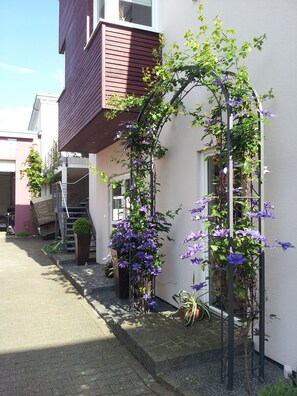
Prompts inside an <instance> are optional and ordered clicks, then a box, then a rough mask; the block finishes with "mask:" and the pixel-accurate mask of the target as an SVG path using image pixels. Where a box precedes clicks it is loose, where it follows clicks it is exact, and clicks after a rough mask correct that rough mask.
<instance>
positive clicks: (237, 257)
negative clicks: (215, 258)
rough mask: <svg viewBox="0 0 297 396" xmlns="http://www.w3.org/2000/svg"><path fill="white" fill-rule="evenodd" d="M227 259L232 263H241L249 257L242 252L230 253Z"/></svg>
mask: <svg viewBox="0 0 297 396" xmlns="http://www.w3.org/2000/svg"><path fill="white" fill-rule="evenodd" d="M227 260H228V262H229V263H230V264H232V265H241V264H243V263H244V262H245V261H246V260H247V259H246V258H245V257H243V255H242V254H236V253H230V254H229V256H228V257H227Z"/></svg>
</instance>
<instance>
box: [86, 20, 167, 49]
mask: <svg viewBox="0 0 297 396" xmlns="http://www.w3.org/2000/svg"><path fill="white" fill-rule="evenodd" d="M102 23H108V24H110V25H115V26H122V27H126V28H130V29H138V30H143V31H145V32H152V33H160V32H159V31H157V30H156V29H154V28H153V27H150V26H144V25H138V24H136V23H130V22H125V21H116V22H115V21H110V20H107V19H100V21H99V23H98V24H97V26H96V28H95V29H94V30H93V32H92V34H91V35H90V37H89V39H88V41H87V43H86V45H85V47H84V50H87V49H88V48H89V47H90V45H91V43H92V41H93V39H94V37H95V36H96V34H97V32H98V30H99V28H100V26H101V24H102Z"/></svg>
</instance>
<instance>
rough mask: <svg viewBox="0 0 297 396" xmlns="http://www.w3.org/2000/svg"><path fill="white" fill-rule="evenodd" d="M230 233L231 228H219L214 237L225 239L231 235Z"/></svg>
mask: <svg viewBox="0 0 297 396" xmlns="http://www.w3.org/2000/svg"><path fill="white" fill-rule="evenodd" d="M229 231H230V230H229V228H227V229H225V228H218V229H216V230H215V231H214V232H213V234H212V236H213V237H216V238H225V237H226V236H227V235H228V234H229Z"/></svg>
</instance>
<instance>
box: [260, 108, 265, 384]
mask: <svg viewBox="0 0 297 396" xmlns="http://www.w3.org/2000/svg"><path fill="white" fill-rule="evenodd" d="M259 109H260V110H262V109H261V103H260V104H259ZM259 133H260V136H261V144H260V149H259V157H260V158H259V159H260V172H259V173H260V174H259V196H260V198H259V201H260V202H259V205H260V210H261V211H262V210H263V209H264V170H263V163H262V161H263V159H264V125H263V122H262V119H261V117H260V120H259ZM259 232H260V234H262V235H263V234H264V222H263V220H262V219H261V218H260V220H259ZM259 377H260V379H261V380H262V381H264V377H265V253H264V251H263V250H262V252H261V254H260V258H259Z"/></svg>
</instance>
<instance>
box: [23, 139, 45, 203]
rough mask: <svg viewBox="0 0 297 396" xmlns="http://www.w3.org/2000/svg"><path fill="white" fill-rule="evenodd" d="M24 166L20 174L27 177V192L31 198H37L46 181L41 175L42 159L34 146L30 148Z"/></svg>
mask: <svg viewBox="0 0 297 396" xmlns="http://www.w3.org/2000/svg"><path fill="white" fill-rule="evenodd" d="M24 165H25V166H26V168H25V169H22V170H21V171H20V173H21V175H22V176H24V175H26V176H27V178H28V186H29V191H30V193H31V195H32V197H33V198H36V197H39V196H40V193H41V188H42V186H43V185H44V183H45V180H46V179H45V177H44V176H43V173H42V159H41V156H40V154H39V151H37V150H36V149H35V146H32V147H31V148H30V152H29V154H28V157H27V158H26V161H25V163H24Z"/></svg>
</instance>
